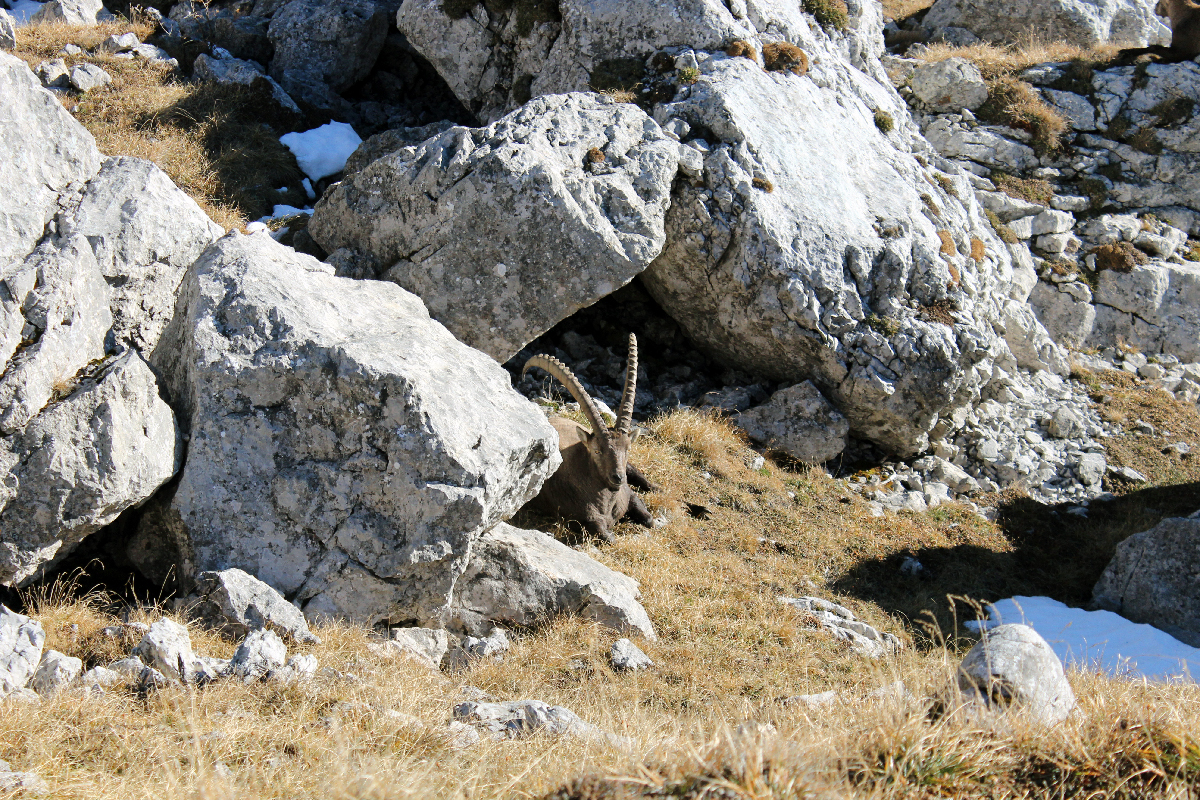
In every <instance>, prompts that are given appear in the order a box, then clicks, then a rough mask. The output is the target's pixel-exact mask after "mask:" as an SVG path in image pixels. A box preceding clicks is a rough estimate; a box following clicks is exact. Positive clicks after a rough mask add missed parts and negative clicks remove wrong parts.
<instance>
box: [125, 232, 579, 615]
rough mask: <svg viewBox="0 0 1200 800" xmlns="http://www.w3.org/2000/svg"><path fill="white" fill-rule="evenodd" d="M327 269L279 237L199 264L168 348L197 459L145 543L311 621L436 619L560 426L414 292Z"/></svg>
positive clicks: (234, 240) (151, 518) (150, 525)
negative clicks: (226, 575)
mask: <svg viewBox="0 0 1200 800" xmlns="http://www.w3.org/2000/svg"><path fill="white" fill-rule="evenodd" d="M331 273H332V269H331V268H330V267H328V266H327V265H324V264H321V263H320V262H318V261H317V260H316V259H313V258H312V257H310V256H304V255H301V254H298V253H296V252H295V251H293V250H291V249H289V248H286V247H284V246H282V245H279V244H277V243H276V242H275V241H274V240H273V239H271V238H270V236H268V235H266V234H256V235H252V236H242V235H240V234H230V235H229V236H226V237H225V238H223V239H221V240H220V241H218V242H217V243H216V244H214V245H213V246H211V247H210V248H209V249H208V250H206V251H205V253H204V254H203V255H202V256H201V257H200V258H199V259H198V260H197V261H196V263H195V264H193V265H192V267H191V268H190V269H189V271H188V273H187V275H186V277H185V278H184V283H183V286H182V289H181V295H180V300H179V303H178V305H177V307H176V310H175V316H174V318H173V319H172V321H171V323H170V325H168V327H167V331H166V332H165V333H164V335H163V338H162V340H161V341H160V343H159V347H158V349H157V350H156V351H155V355H154V363H155V364H156V365H157V367H158V368H159V369H160V370H161V371H162V373H163V375H164V376H165V378H166V380H167V384H168V386H169V390H170V395H171V397H172V399H173V402H174V403H175V406H176V408H177V410H178V412H179V413H180V415H181V419H182V420H183V424H184V426H185V427H186V428H187V429H188V431H189V434H190V443H189V450H188V460H187V465H186V466H185V468H184V470H183V474H182V476H181V478H180V481H179V483H178V485H177V486H176V487H174V490H173V492H171V493H170V495H169V496H167V497H164V498H163V499H162V502H161V504H160V506H159V508H158V510H157V511H155V512H154V513H152V514H148V515H147V518H146V519H144V520H143V529H144V530H143V541H144V542H150V543H152V544H154V543H156V544H157V545H158V547H159V549H162V548H164V547H172V546H173V547H174V548H175V549H176V551H177V552H176V554H175V559H176V560H177V561H178V562H179V564H180V566H181V568H182V570H181V571H182V574H183V575H185V576H194V575H196V574H197V573H199V572H201V571H204V570H221V569H227V568H230V567H236V568H238V569H242V570H245V571H246V572H249V573H251V574H254V575H256V576H258V578H259V579H260V580H263V581H265V582H267V583H269V584H270V585H271V586H273V587H275V588H276V589H278V590H279V591H280V592H282V593H283V594H284V595H285V596H287V597H288V598H289V599H293V600H295V601H297V602H299V603H301V604H302V605H303V609H304V611H305V613H306V615H307V616H309V617H310V618H311V617H312V616H314V615H326V616H335V617H349V618H353V619H356V620H360V621H363V622H368V623H371V622H376V621H379V620H383V619H389V620H391V621H393V622H399V623H403V622H408V623H411V622H418V623H423V622H434V623H438V624H440V623H441V622H442V617H443V613H444V611H445V608H446V606H447V604H448V603H449V602H450V599H451V598H452V596H453V590H454V586H455V582H456V580H457V578H458V577H459V576H460V575H461V573H462V572H463V570H464V569H465V568H466V566H467V557H468V555H469V553H470V551H471V547H472V545H473V544H474V543H475V541H476V540H477V539H478V538H479V536H480V534H482V533H483V532H484V531H486V530H488V529H489V528H491V527H492V526H493V525H494V524H495V523H497V522H499V521H500V520H501V519H504V518H505V517H507V516H510V515H511V514H513V513H514V512H515V511H516V510H517V509H518V508H519V507H520V506H521V505H523V504H524V503H525V502H526V501H527V500H528V499H529V498H530V497H531V496H532V495H533V494H534V493H535V492H536V491H537V490H538V488H539V487H540V486H541V483H542V481H543V480H544V479H545V478H546V476H547V475H549V474H550V473H551V472H553V470H554V469H555V468H556V467H557V466H558V461H559V459H558V456H557V452H558V451H557V448H556V446H555V439H554V434H553V432H552V429H551V428H550V426H549V424H548V423H547V422H546V420H545V417H544V416H543V415H542V414H541V412H540V411H538V410H537V408H536V407H535V406H533V405H532V404H530V403H528V401H526V400H525V399H523V398H521V397H520V396H519V395H517V394H516V393H515V392H514V391H513V390H512V389H511V388H510V387H509V378H508V376H507V374H506V373H504V372H503V370H501V369H500V367H499V366H498V365H496V364H495V363H494V362H493V361H492V360H491V359H489V358H488V357H486V356H485V355H483V354H482V353H479V352H477V351H474V350H471V349H470V348H468V347H466V346H464V345H462V344H460V343H459V342H457V341H456V340H455V339H454V338H453V337H452V336H451V335H450V334H449V332H447V331H446V330H445V328H443V327H442V326H441V325H438V324H437V323H436V322H434V321H433V320H431V319H430V318H429V315H428V313H427V312H426V311H425V308H424V307H423V306H422V304H421V302H420V300H419V299H418V298H416V297H414V296H413V295H410V294H408V293H407V292H405V291H404V290H402V289H400V288H399V287H396V286H392V285H391V284H379V283H374V282H366V281H354V280H349V279H341V278H335V277H334V276H333V275H332V274H331ZM143 560H149V561H154V560H155V559H154V553H153V550H151V551H150V552H149V553H148V554H144V557H143ZM167 560H168V561H169V560H170V559H167ZM158 563H160V564H161V563H162V560H161V559H159V562H158ZM437 626H438V625H436V624H435V625H434V627H437Z"/></svg>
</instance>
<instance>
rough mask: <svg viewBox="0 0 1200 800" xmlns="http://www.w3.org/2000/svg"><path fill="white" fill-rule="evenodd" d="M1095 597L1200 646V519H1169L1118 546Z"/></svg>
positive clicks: (1125, 614)
mask: <svg viewBox="0 0 1200 800" xmlns="http://www.w3.org/2000/svg"><path fill="white" fill-rule="evenodd" d="M1092 601H1093V602H1094V603H1095V604H1096V605H1097V606H1099V607H1100V608H1103V609H1106V610H1108V611H1115V612H1116V613H1118V614H1120V615H1121V616H1123V617H1126V618H1127V619H1131V620H1133V621H1134V622H1144V623H1148V624H1150V625H1153V626H1154V627H1156V628H1159V629H1161V630H1164V631H1166V632H1167V633H1169V634H1171V635H1172V636H1175V637H1176V638H1178V639H1181V640H1182V641H1184V642H1187V643H1188V644H1190V645H1192V646H1193V647H1200V519H1193V518H1191V517H1188V518H1186V519H1184V518H1175V519H1165V520H1163V521H1162V522H1160V523H1158V525H1155V526H1154V527H1153V528H1151V529H1150V530H1148V531H1143V532H1141V533H1135V534H1134V535H1133V536H1130V537H1129V538H1128V539H1126V540H1125V541H1123V542H1121V543H1120V544H1119V545H1117V552H1116V553H1115V554H1114V555H1113V559H1112V561H1110V562H1109V564H1108V566H1107V567H1105V569H1104V573H1103V574H1102V575H1101V576H1100V580H1099V581H1097V582H1096V586H1095V588H1094V589H1093V590H1092Z"/></svg>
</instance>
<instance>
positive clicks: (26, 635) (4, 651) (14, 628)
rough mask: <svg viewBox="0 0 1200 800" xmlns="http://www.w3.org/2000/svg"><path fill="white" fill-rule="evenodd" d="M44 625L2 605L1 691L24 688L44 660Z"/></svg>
mask: <svg viewBox="0 0 1200 800" xmlns="http://www.w3.org/2000/svg"><path fill="white" fill-rule="evenodd" d="M45 641H46V633H45V631H43V630H42V624H41V623H40V622H38V621H37V620H35V619H30V618H29V617H26V616H24V615H23V614H18V613H16V612H15V611H10V610H9V609H8V607H6V606H2V605H0V694H12V693H13V692H15V691H17V690H18V689H24V688H25V684H27V683H29V678H30V677H31V676H32V675H33V673H34V671H35V670H36V669H37V667H38V664H39V663H41V660H42V644H43V643H45Z"/></svg>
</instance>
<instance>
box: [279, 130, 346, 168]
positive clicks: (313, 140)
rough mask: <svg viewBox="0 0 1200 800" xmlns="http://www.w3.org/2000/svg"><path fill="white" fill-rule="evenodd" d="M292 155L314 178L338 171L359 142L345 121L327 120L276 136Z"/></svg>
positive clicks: (343, 166)
mask: <svg viewBox="0 0 1200 800" xmlns="http://www.w3.org/2000/svg"><path fill="white" fill-rule="evenodd" d="M279 141H281V142H283V144H284V146H285V147H287V148H288V149H289V150H291V151H292V153H293V154H294V155H295V156H296V162H297V163H298V164H299V165H300V170H301V171H302V172H303V173H304V174H305V175H307V176H308V177H309V178H311V179H312V180H314V181H319V180H321V178H324V177H326V176H329V175H333V174H335V173H338V172H341V171H342V170H343V169H345V168H346V159H348V158H349V157H350V154H351V153H353V152H354V151H355V150H357V149H358V146H359V145H360V144H362V139H361V138H359V135H358V134H357V133H355V132H354V128H353V127H351V126H350V125H349V124H348V123H345V122H330V123H327V124H325V125H322V126H321V127H319V128H313V129H312V130H310V131H304V132H303V133H287V134H284V135H283V136H280V137H279Z"/></svg>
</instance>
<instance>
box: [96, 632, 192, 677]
mask: <svg viewBox="0 0 1200 800" xmlns="http://www.w3.org/2000/svg"><path fill="white" fill-rule="evenodd" d="M189 641H190V637H189ZM108 669H109V671H110V672H115V673H116V674H117V675H120V676H121V678H122V679H124V680H126V681H129V682H131V683H132V682H136V681H138V680H139V679H141V677H142V672H144V671H145V670H146V665H145V664H143V663H142V660H141V659H140V658H138V657H137V656H130V657H129V658H122V659H119V660H117V661H114V662H113V663H111V664H109V665H108Z"/></svg>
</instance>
